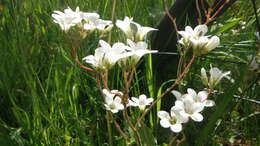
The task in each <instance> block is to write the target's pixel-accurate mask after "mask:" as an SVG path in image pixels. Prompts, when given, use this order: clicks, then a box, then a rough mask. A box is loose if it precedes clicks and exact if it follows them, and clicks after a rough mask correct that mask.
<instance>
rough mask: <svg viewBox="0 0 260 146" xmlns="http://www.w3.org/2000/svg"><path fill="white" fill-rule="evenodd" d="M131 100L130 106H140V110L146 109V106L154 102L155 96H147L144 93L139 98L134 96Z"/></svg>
mask: <svg viewBox="0 0 260 146" xmlns="http://www.w3.org/2000/svg"><path fill="white" fill-rule="evenodd" d="M129 102H130V106H138V107H139V108H140V110H144V109H145V107H146V106H148V105H150V103H151V102H153V98H147V97H146V95H144V94H142V95H140V96H139V98H136V97H132V98H131V100H129Z"/></svg>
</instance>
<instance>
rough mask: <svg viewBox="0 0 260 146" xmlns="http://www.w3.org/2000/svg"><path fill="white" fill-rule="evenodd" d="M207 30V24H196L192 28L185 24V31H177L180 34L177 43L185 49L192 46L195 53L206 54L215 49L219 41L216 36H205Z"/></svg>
mask: <svg viewBox="0 0 260 146" xmlns="http://www.w3.org/2000/svg"><path fill="white" fill-rule="evenodd" d="M207 32H208V27H207V25H198V26H196V27H195V28H194V30H193V29H192V28H191V27H190V26H186V27H185V31H178V33H179V34H180V35H181V36H182V38H181V39H180V40H179V43H180V44H182V45H183V46H184V47H185V48H187V49H188V48H190V47H192V48H193V52H194V53H195V54H196V55H202V54H206V53H208V52H210V51H211V50H213V49H215V48H216V47H217V46H218V45H219V43H220V40H219V38H218V37H217V36H213V37H211V38H209V37H210V36H205V34H206V33H207Z"/></svg>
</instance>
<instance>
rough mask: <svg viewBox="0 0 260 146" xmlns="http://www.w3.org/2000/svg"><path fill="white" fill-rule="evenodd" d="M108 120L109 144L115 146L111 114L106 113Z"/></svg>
mask: <svg viewBox="0 0 260 146" xmlns="http://www.w3.org/2000/svg"><path fill="white" fill-rule="evenodd" d="M106 114H107V115H106V118H107V130H108V143H109V145H110V146H113V136H112V128H111V118H110V116H109V112H108V111H107V112H106Z"/></svg>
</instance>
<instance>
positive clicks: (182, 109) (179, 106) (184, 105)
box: [173, 96, 204, 122]
mask: <svg viewBox="0 0 260 146" xmlns="http://www.w3.org/2000/svg"><path fill="white" fill-rule="evenodd" d="M173 109H175V110H179V114H180V115H181V116H182V117H184V119H185V120H184V121H188V118H189V117H190V118H191V119H192V120H194V121H196V122H200V121H202V120H203V116H202V115H201V114H200V113H199V112H201V111H202V110H203V109H204V104H203V103H200V102H195V101H194V99H193V98H192V97H190V96H185V97H184V98H183V99H182V100H176V101H175V106H173Z"/></svg>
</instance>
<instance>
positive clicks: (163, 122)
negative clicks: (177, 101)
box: [160, 119, 171, 128]
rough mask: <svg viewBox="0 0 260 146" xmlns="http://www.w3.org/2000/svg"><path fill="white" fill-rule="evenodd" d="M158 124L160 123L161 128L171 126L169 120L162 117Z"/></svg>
mask: <svg viewBox="0 0 260 146" xmlns="http://www.w3.org/2000/svg"><path fill="white" fill-rule="evenodd" d="M160 124H161V126H162V127H163V128H168V127H170V126H171V124H170V122H169V120H168V119H162V120H161V121H160Z"/></svg>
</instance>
